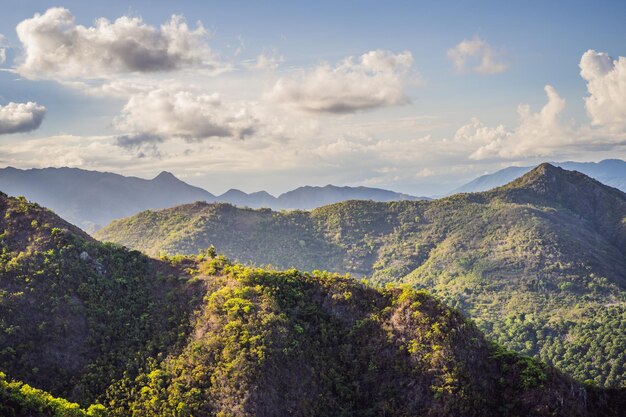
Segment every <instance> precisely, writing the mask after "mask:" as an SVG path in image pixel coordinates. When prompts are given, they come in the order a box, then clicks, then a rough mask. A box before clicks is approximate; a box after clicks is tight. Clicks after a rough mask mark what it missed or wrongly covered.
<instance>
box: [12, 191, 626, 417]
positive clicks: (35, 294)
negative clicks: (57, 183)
mask: <svg viewBox="0 0 626 417" xmlns="http://www.w3.org/2000/svg"><path fill="white" fill-rule="evenodd" d="M0 210H1V213H2V214H3V216H0V217H2V218H3V219H4V220H3V221H2V223H1V226H2V229H1V230H2V238H1V240H2V245H3V251H2V258H1V263H0V265H2V275H1V277H2V280H0V284H1V291H2V292H1V294H2V295H1V297H0V308H1V309H2V311H1V314H0V318H1V325H2V328H1V330H2V332H1V334H2V337H1V338H0V351H1V352H2V356H0V370H2V372H7V375H9V376H10V377H11V378H16V379H17V381H12V380H9V379H8V378H7V377H6V376H5V374H1V375H0V412H1V413H2V415H7V416H37V417H44V416H64V417H65V416H99V417H105V416H106V417H122V416H124V417H126V416H133V417H141V416H146V417H148V416H150V417H153V416H170V417H171V416H176V417H190V416H194V417H203V416H214V417H218V416H219V417H225V416H230V417H244V416H245V417H248V416H261V417H262V416H268V417H269V416H276V415H281V416H282V415H298V416H333V417H335V416H345V417H349V416H350V417H351V416H381V415H393V416H414V415H424V416H459V415H463V416H501V415H510V416H528V415H531V416H563V417H565V416H568V417H569V416H617V415H619V411H620V410H621V409H623V407H624V405H625V402H626V396H625V395H624V391H611V390H604V391H603V390H599V389H596V388H592V387H588V386H585V385H584V384H581V383H577V382H575V381H573V380H571V379H570V378H569V377H568V376H565V375H563V374H561V373H559V372H558V371H556V370H555V369H554V368H551V367H549V366H546V365H544V364H542V363H540V362H538V361H537V360H535V359H532V358H528V357H524V356H520V355H519V354H517V353H513V352H511V351H509V350H507V349H505V348H503V347H502V346H500V345H497V344H494V343H492V342H488V341H487V340H486V339H485V338H484V336H483V334H482V333H481V332H480V330H479V329H478V328H477V327H476V326H475V325H474V324H473V322H471V321H470V320H468V319H466V318H465V317H464V316H463V315H462V314H461V313H460V312H458V311H457V310H453V309H450V308H449V307H446V306H445V305H444V304H443V303H441V302H440V301H438V300H437V299H435V298H433V297H432V296H431V295H429V293H428V292H426V291H424V290H416V289H412V288H411V287H409V286H402V287H398V286H394V285H389V286H387V287H386V288H384V289H383V288H373V287H370V286H369V285H368V284H366V283H364V282H358V281H356V280H354V279H352V278H350V277H348V276H344V275H337V274H331V273H327V272H320V271H315V272H312V273H302V272H299V271H297V270H295V269H289V270H286V271H275V270H269V269H259V268H252V267H246V266H242V265H238V264H235V263H231V262H230V261H228V260H227V259H226V258H225V257H223V256H219V255H217V253H216V251H215V249H214V248H211V247H209V249H206V250H203V251H202V252H201V253H200V254H199V255H189V256H182V255H175V256H163V257H162V258H161V259H160V260H154V259H148V258H146V257H144V256H143V255H141V254H140V253H138V252H134V251H128V250H125V249H123V248H120V247H117V246H114V245H111V244H101V243H98V242H96V241H94V240H92V239H91V238H89V236H87V235H85V234H84V233H82V232H81V231H80V230H78V229H75V228H73V227H72V226H71V225H69V224H67V223H65V222H64V221H63V220H61V219H59V218H57V217H56V216H54V214H52V213H51V212H49V211H46V210H44V209H42V208H40V207H38V206H36V205H31V204H29V203H27V202H25V201H24V200H17V199H10V198H7V197H6V196H4V195H0ZM20 381H24V382H20ZM32 387H37V388H32ZM41 390H45V391H41ZM62 398H67V399H68V400H65V399H62Z"/></svg>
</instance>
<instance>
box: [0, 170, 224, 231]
mask: <svg viewBox="0 0 626 417" xmlns="http://www.w3.org/2000/svg"><path fill="white" fill-rule="evenodd" d="M0 190H3V191H4V192H6V193H7V194H9V195H13V196H24V197H26V198H27V199H29V200H31V201H35V202H37V203H39V204H41V205H43V206H47V207H50V208H52V209H53V210H55V211H56V212H57V213H59V214H60V215H61V216H62V217H63V218H65V219H67V220H68V221H69V222H71V223H73V224H76V225H77V226H80V227H82V228H83V229H85V230H88V231H94V230H95V229H97V228H99V227H100V226H102V225H104V224H107V223H109V222H110V221H111V220H113V219H117V218H120V217H124V216H130V215H132V214H135V213H137V212H139V211H142V210H146V209H149V208H165V207H172V206H175V205H178V204H183V203H190V202H194V201H198V200H202V201H213V200H214V196H213V195H212V194H211V193H209V192H207V191H205V190H203V189H201V188H197V187H193V186H191V185H189V184H186V183H184V182H182V181H180V180H179V179H177V178H176V177H175V176H174V175H172V174H171V173H169V172H162V173H160V174H159V175H158V176H156V177H155V178H153V179H152V180H145V179H141V178H135V177H124V176H122V175H118V174H113V173H110V172H97V171H86V170H82V169H77V168H43V169H28V170H20V169H15V168H11V167H9V168H4V169H0Z"/></svg>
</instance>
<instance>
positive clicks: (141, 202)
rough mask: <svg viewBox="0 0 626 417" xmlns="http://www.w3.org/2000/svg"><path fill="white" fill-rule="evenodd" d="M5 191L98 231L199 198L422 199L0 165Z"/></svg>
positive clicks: (267, 203) (293, 201)
mask: <svg viewBox="0 0 626 417" xmlns="http://www.w3.org/2000/svg"><path fill="white" fill-rule="evenodd" d="M0 190H3V191H4V192H5V193H7V194H8V195H12V196H24V197H26V198H27V199H29V200H30V201H34V202H37V203H39V204H41V205H43V206H46V207H49V208H51V209H52V210H54V211H55V212H56V213H58V214H59V215H61V216H62V217H63V218H65V219H67V220H68V221H70V222H71V223H73V224H75V225H77V226H79V227H81V228H83V229H84V230H87V231H88V232H93V231H95V230H97V229H99V228H100V227H101V226H103V225H105V224H108V223H109V222H111V221H112V220H114V219H118V218H122V217H126V216H130V215H132V214H135V213H138V212H140V211H143V210H147V209H158V208H166V207H172V206H176V205H179V204H184V203H192V202H195V201H206V202H225V203H230V204H234V205H236V206H241V207H251V208H260V207H268V208H272V209H274V210H282V209H302V210H308V209H312V208H316V207H320V206H323V205H326V204H331V203H335V202H339V201H344V200H354V199H362V200H374V201H395V200H417V199H423V197H422V198H419V197H413V196H410V195H406V194H401V193H396V192H393V191H388V190H382V189H379V188H367V187H336V186H333V185H327V186H325V187H310V186H307V187H300V188H297V189H295V190H293V191H289V192H287V193H284V194H281V195H280V196H278V197H274V196H272V195H270V194H269V193H267V192H265V191H260V192H255V193H250V194H247V193H245V192H243V191H239V190H234V189H231V190H229V191H227V192H226V193H224V194H222V195H219V196H216V195H213V194H211V193H210V192H208V191H206V190H203V189H202V188H198V187H194V186H191V185H189V184H186V183H185V182H183V181H181V180H179V179H178V178H176V177H175V176H174V175H173V174H171V173H169V172H166V171H164V172H161V173H160V174H159V175H157V176H156V177H155V178H153V179H151V180H146V179H142V178H136V177H125V176H122V175H119V174H114V173H110V172H98V171H87V170H82V169H78V168H43V169H27V170H21V169H16V168H12V167H8V168H3V169H0Z"/></svg>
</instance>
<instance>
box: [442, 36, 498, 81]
mask: <svg viewBox="0 0 626 417" xmlns="http://www.w3.org/2000/svg"><path fill="white" fill-rule="evenodd" d="M448 58H449V59H450V60H451V61H452V63H453V64H454V69H455V70H456V71H458V72H476V73H479V74H497V73H500V72H504V71H506V70H507V69H508V68H509V65H508V64H507V63H505V62H502V61H499V60H498V57H497V54H496V52H495V51H494V50H493V48H492V47H491V46H490V45H489V44H488V43H487V42H485V41H484V40H482V39H481V38H479V37H478V36H474V38H472V39H464V40H463V41H461V42H460V43H459V44H458V45H456V46H455V47H454V48H451V49H449V50H448Z"/></svg>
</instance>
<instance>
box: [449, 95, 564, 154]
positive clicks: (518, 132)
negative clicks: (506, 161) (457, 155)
mask: <svg viewBox="0 0 626 417" xmlns="http://www.w3.org/2000/svg"><path fill="white" fill-rule="evenodd" d="M545 92H546V95H547V97H548V102H547V103H546V104H545V105H544V106H543V108H542V109H541V110H540V111H539V112H536V113H533V112H532V111H531V109H530V106H528V105H520V106H519V107H518V109H517V112H518V115H519V120H520V123H519V125H518V126H517V128H515V130H513V131H507V130H506V129H505V128H504V126H502V125H500V126H498V127H496V128H490V127H486V126H483V125H482V124H481V123H480V122H479V121H478V120H473V121H472V123H470V124H469V125H466V126H463V127H462V128H461V129H459V131H457V134H456V136H455V138H457V139H464V140H467V141H471V142H475V143H477V144H479V145H480V144H481V143H482V145H480V147H479V148H478V149H477V150H476V151H475V152H473V153H472V154H471V155H470V158H471V159H487V158H494V157H495V158H497V157H499V158H528V157H536V156H549V155H552V154H554V153H555V151H556V150H558V148H559V147H561V146H564V145H567V144H570V143H571V142H572V141H573V140H574V139H575V136H576V133H575V132H574V131H572V130H571V129H570V128H569V127H567V126H565V125H564V124H563V123H562V122H561V121H560V117H559V116H560V114H561V112H562V111H563V109H564V108H565V100H564V99H562V98H561V97H560V96H559V94H558V93H557V91H556V90H555V89H554V88H553V87H552V86H550V85H546V86H545Z"/></svg>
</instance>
